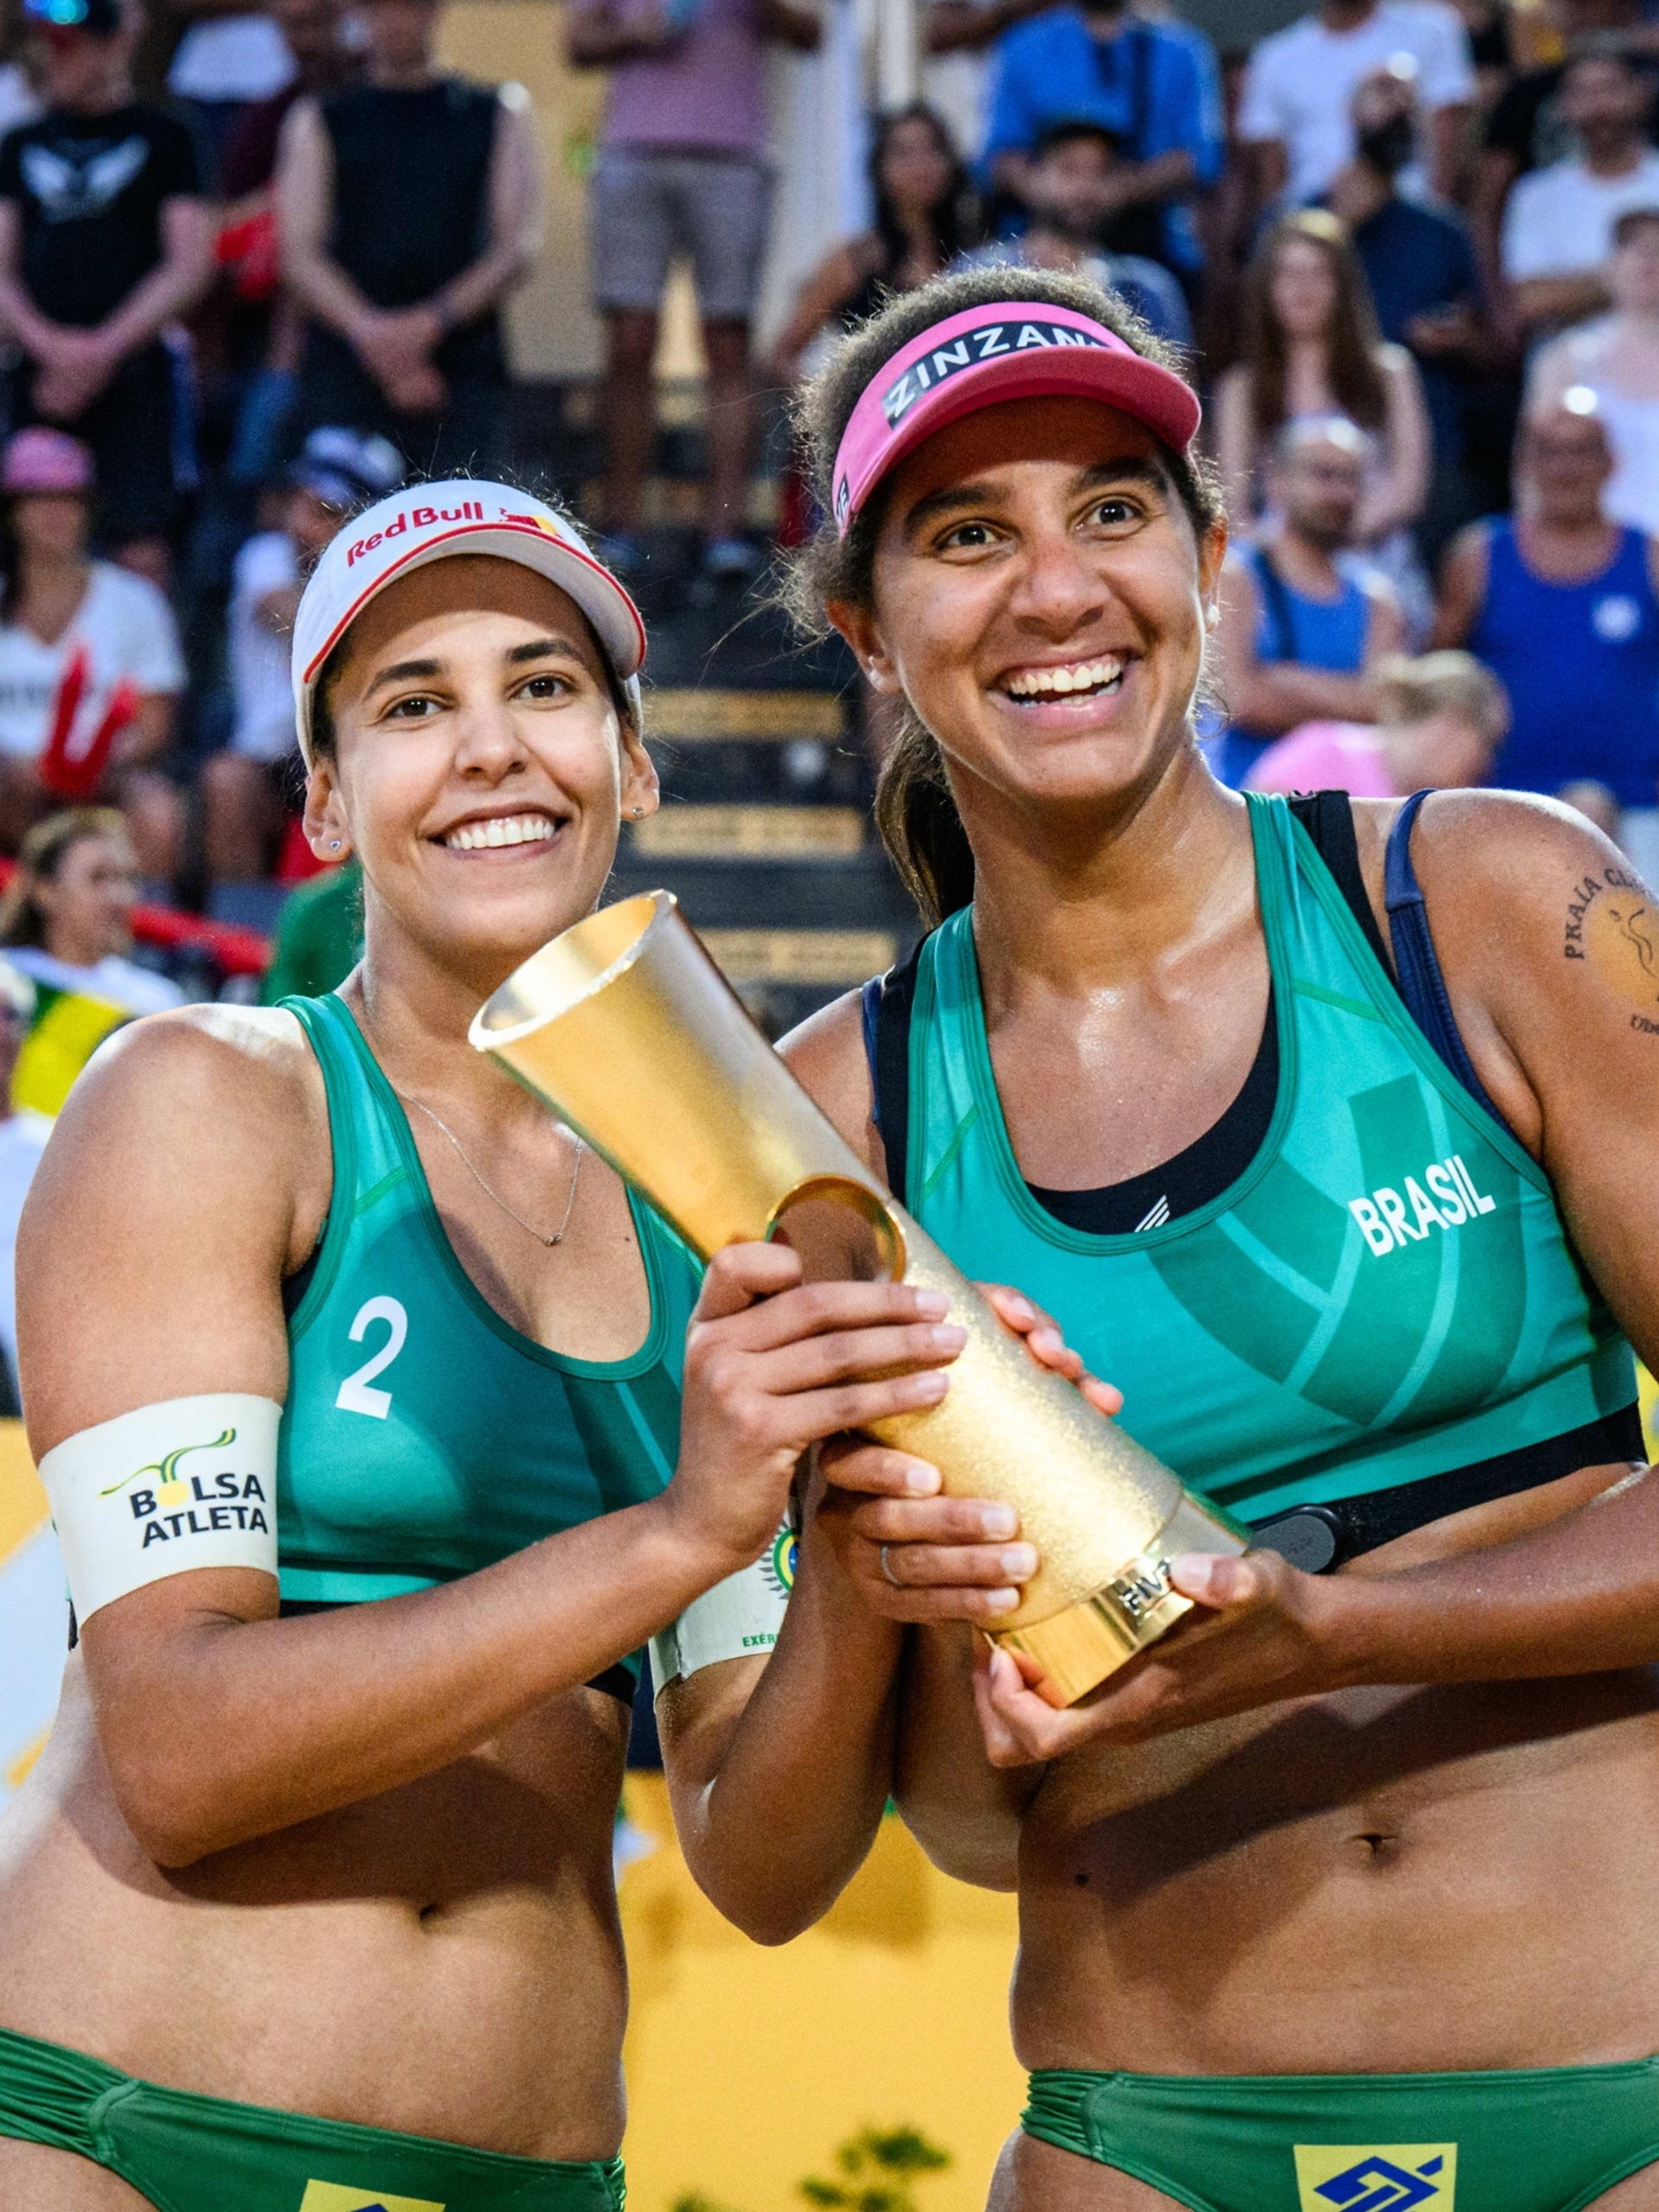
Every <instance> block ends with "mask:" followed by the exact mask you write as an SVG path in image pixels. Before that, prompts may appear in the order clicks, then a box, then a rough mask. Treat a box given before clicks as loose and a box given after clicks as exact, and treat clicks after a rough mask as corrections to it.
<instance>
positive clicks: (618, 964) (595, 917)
mask: <svg viewBox="0 0 1659 2212" xmlns="http://www.w3.org/2000/svg"><path fill="white" fill-rule="evenodd" d="M642 901H643V902H646V903H648V904H649V905H650V907H651V919H650V920H649V921H648V922H646V924H645V928H643V929H641V930H640V931H639V933H638V935H637V936H636V937H635V938H634V940H633V942H632V944H631V945H627V946H625V947H624V948H623V950H622V951H621V952H619V954H617V956H616V958H615V959H614V960H612V961H611V962H610V963H609V964H608V966H606V967H602V968H601V969H600V970H599V973H598V974H596V975H594V976H592V977H590V979H589V980H588V981H587V982H586V983H585V984H584V985H583V986H582V988H581V989H580V991H578V992H576V993H574V995H573V996H572V997H570V998H567V999H564V1000H563V1001H562V1002H561V1004H560V1005H559V1006H556V1007H554V1008H552V1009H550V1010H548V1009H544V1010H543V1011H542V1012H539V1013H534V1014H530V1015H528V1017H527V1018H526V1019H523V1020H521V1021H515V1022H511V1023H508V1024H505V1025H500V1026H497V1025H496V1024H494V1023H492V1022H491V1020H490V1018H489V1016H490V1009H491V1008H492V1007H493V1006H496V1005H497V1004H498V1003H499V1002H500V1001H501V1000H502V999H505V998H506V997H507V996H508V994H509V993H510V992H511V991H512V990H513V989H514V987H515V986H516V985H517V983H518V980H519V978H520V977H521V976H522V974H523V973H525V971H526V969H528V968H533V967H535V964H536V962H537V961H538V960H541V959H543V958H545V957H546V955H547V954H548V953H549V952H551V951H552V949H553V948H554V946H555V945H558V944H562V943H563V942H564V941H565V939H566V938H567V937H574V935H576V933H577V932H578V931H579V930H581V929H586V928H587V926H588V924H589V923H590V922H597V921H599V918H600V916H601V915H606V914H613V913H614V912H615V911H616V909H617V908H619V907H624V906H637V905H638V904H639V903H640V902H642ZM678 906H679V901H678V900H677V898H676V897H675V896H674V894H673V892H672V891H669V890H655V891H634V892H632V893H631V894H630V895H629V896H628V897H626V898H625V899H613V900H612V902H611V904H610V905H609V906H599V907H595V908H594V909H593V913H592V914H586V915H583V916H582V918H581V920H580V922H572V923H571V925H570V927H569V928H568V929H561V931H560V932H559V935H557V936H556V937H549V938H548V941H547V943H546V944H545V945H539V946H538V947H537V948H536V949H535V952H533V953H532V954H530V955H529V957H528V960H521V961H520V962H519V964H518V966H517V967H515V969H514V970H513V972H512V973H511V974H510V975H509V976H508V977H506V978H505V979H504V980H502V982H500V983H498V984H497V985H496V988H495V989H494V990H493V991H492V992H491V993H490V994H489V997H488V998H487V999H485V1000H484V1002H483V1006H480V1007H479V1009H478V1011H477V1012H476V1014H474V1016H473V1017H472V1019H471V1021H470V1023H469V1025H468V1026H467V1042H468V1044H469V1045H472V1046H473V1048H474V1049H475V1051H480V1052H495V1051H500V1050H501V1049H502V1047H503V1046H504V1045H516V1044H518V1043H519V1042H520V1041H521V1039H522V1038H526V1037H533V1036H534V1035H535V1032H536V1031H537V1030H539V1029H545V1028H546V1027H547V1025H548V1023H549V1022H550V1021H559V1020H561V1019H562V1018H563V1017H564V1016H565V1015H566V1014H568V1013H574V1012H575V1010H576V1008H577V1007H578V1006H583V1005H585V1004H586V1001H587V1000H588V999H591V998H593V997H594V996H595V995H596V993H599V992H600V991H603V990H605V989H606V988H607V987H608V986H610V985H611V984H612V983H614V982H615V981H616V980H617V978H618V977H619V975H625V973H627V971H628V969H629V968H631V967H632V966H633V964H634V962H635V961H636V960H638V958H639V956H640V954H642V953H643V952H644V950H645V945H646V942H647V941H648V940H649V938H650V937H651V933H652V932H653V931H654V930H655V929H657V928H658V927H659V926H660V925H661V923H662V922H663V921H664V919H665V918H666V917H667V916H668V915H671V914H673V913H675V912H676V911H677V909H678Z"/></svg>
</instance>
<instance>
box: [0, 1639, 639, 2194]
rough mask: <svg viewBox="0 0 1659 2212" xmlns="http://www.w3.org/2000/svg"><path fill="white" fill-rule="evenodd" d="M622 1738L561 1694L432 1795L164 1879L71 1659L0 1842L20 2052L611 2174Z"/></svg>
mask: <svg viewBox="0 0 1659 2212" xmlns="http://www.w3.org/2000/svg"><path fill="white" fill-rule="evenodd" d="M627 1724H628V1714H627V1710H626V1708H625V1706H624V1705H623V1704H621V1703H620V1702H619V1700H618V1699H616V1698H610V1697H606V1696H605V1695H603V1694H602V1693H600V1692H599V1691H591V1690H575V1691H567V1692H566V1693H565V1694H564V1695H562V1696H561V1697H559V1698H555V1699H554V1700H552V1701H550V1702H549V1704H547V1705H546V1706H544V1707H542V1708H541V1710H540V1711H537V1712H536V1713H534V1714H532V1715H530V1716H529V1717H527V1718H526V1719H524V1720H522V1721H521V1722H519V1723H518V1724H516V1725H515V1727H513V1728H512V1729H511V1730H509V1731H508V1732H507V1733H506V1734H504V1735H503V1736H502V1737H499V1738H498V1739H496V1742H495V1743H491V1744H489V1745H488V1746H487V1747H485V1748H484V1749H483V1750H479V1751H478V1752H476V1753H475V1754H473V1755H472V1756H470V1757H468V1758H465V1759H463V1760H460V1761H457V1762H456V1764H454V1765H453V1766H450V1767H448V1768H445V1769H443V1770H442V1771H441V1772H439V1773H437V1774H434V1775H428V1776H427V1777H425V1778H424V1780H422V1781H420V1782H414V1783H412V1784H409V1785H407V1786H406V1787H405V1788H400V1789H397V1790H393V1791H391V1792H389V1793H388V1794H386V1795H384V1796H380V1797H376V1798H372V1799H369V1800H367V1801H364V1802H363V1803H361V1804H358V1805H354V1806H350V1807H347V1808H346V1809H344V1810H343V1811H341V1812H338V1813H334V1814H327V1815H326V1816H324V1817H322V1818H321V1819H317V1820H314V1821H306V1822H304V1823H302V1824H301V1825H300V1826H298V1827H292V1828H288V1829H285V1830H283V1831H282V1833H280V1834H275V1835H271V1836H267V1837H264V1838H262V1839H260V1840H257V1841H256V1842H252V1843H249V1844H245V1845H241V1846H238V1847H236V1848H235V1849H232V1850H230V1851H224V1852H221V1853H217V1854H215V1855H214V1856H213V1857H211V1858H210V1859H205V1860H201V1861H200V1862H198V1864H197V1865H195V1866H191V1867H188V1868H185V1869H184V1870H182V1871H178V1872H165V1871H164V1870H161V1869H159V1868H157V1867H156V1866H154V1865H153V1864H152V1861H151V1860H149V1859H148V1858H147V1857H146V1854H145V1853H144V1852H143V1851H142V1850H141V1849H140V1848H139V1845H138V1844H137V1843H136V1841H135V1840H133V1835H132V1834H131V1833H130V1831H129V1830H128V1828H127V1827H126V1823H125V1821H123V1819H122V1817H121V1814H120V1808H119V1807H118V1805H117V1803H116V1801H115V1797H114V1794H113V1790H112V1788H111V1786H110V1782H109V1777H108V1775H107V1770H106V1768H105V1764H104V1760H103V1756H102V1754H101V1752H100V1748H99V1743H98V1735H97V1730H96V1727H95V1725H94V1717H93V1711H92V1706H91V1702H90V1700H89V1698H88V1696H87V1688H86V1684H85V1679H84V1676H83V1673H82V1670H81V1664H80V1661H79V1659H78V1658H72V1659H71V1660H70V1662H69V1667H68V1674H67V1677H66V1679H65V1683H64V1691H63V1701H62V1707H61V1709H60V1711H59V1715H58V1719H57V1723H56V1725H55V1728H54V1730H53V1732H52V1736H51V1738H50V1740H49V1743H48V1745H47V1748H46V1750H45V1752H44V1753H43V1755H42V1758H41V1760H40V1762H39V1764H38V1765H37V1766H36V1769H35V1770H34V1772H33V1773H32V1774H31V1775H29V1780H28V1782H26V1783H25V1785H24V1787H23V1791H22V1792H21V1793H20V1795H19V1796H18V1798H17V1799H16V1800H15V1801H14V1802H13V1804H12V1805H11V1806H10V1808H9V1809H8V1814H7V1818H6V1821H5V1822H4V1825H3V1827H0V2027H4V2028H11V2029H14V2030H16V2031H18V2032H20V2033H22V2034H28V2035H35V2036H39V2037H42V2038H43V2039H44V2040H46V2041H51V2042H55V2043H62V2044H65V2045H68V2047H71V2048H73V2049H75V2050H79V2051H85V2052H89V2053H91V2054H93V2055H94V2056H95V2057H98V2058H100V2059H103V2060H107V2061H108V2062H109V2063H110V2064H111V2065H113V2066H115V2067H117V2068H118V2069H120V2071H121V2072H123V2073H128V2074H133V2075H136V2076H138V2077H139V2078H141V2079H146V2080H151V2081H158V2082H161V2083H164V2084H165V2085H166V2086H169V2087H172V2088H176V2089H187V2090H192V2091H195V2092H198V2093H200V2094H203V2095H205V2096H211V2097H221V2098H228V2099H233V2100H235V2101H237V2102H239V2103H245V2104H254V2105H275V2106H276V2107H278V2108H280V2109H282V2110H285V2111H293V2112H308V2113H312V2114H314V2115H316V2116H318V2117H321V2118H327V2119H334V2120H346V2121H353V2122H355V2123H358V2124H360V2125H367V2126H373V2127H383V2128H392V2129H396V2130H399V2131H402V2132H405V2133H407V2134H412V2135H423V2136H432V2137H437V2138H441V2139H444V2140H448V2141H451V2142H459V2143H466V2144H473V2145H476V2147H478V2148H481V2149H484V2150H489V2151H506V2152H509V2153H510V2154H513V2155H515V2156H518V2157H531V2158H571V2159H587V2158H603V2157H611V2156H612V2155H613V2154H614V2153H615V2151H617V2149H618V2146H619V2143H620V2141H621V2137H622V2126H623V2116H624V2115H623V2092H622V2080H621V2069H620V2063H619V2054H620V2051H621V2045H622V2030H623V2024H624V2020H625V2012H626V2004H627V1984H626V1976H625V1968H624V1964H623V1957H622V1942H621V1932H620V1929H619V1924H618V1920H617V1911H616V1904H615V1896H614V1891H613V1887H612V1873H611V1848H612V1819H613V1814H614V1810H615V1807H616V1802H617V1792H618V1789H619V1785H620V1782H621V1775H622V1768H623V1759H624V1755H625V1747H626V1741H627Z"/></svg>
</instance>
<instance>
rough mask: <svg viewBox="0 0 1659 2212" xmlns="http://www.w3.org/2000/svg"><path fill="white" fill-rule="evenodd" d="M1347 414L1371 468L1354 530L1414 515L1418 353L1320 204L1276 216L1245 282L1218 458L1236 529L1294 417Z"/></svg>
mask: <svg viewBox="0 0 1659 2212" xmlns="http://www.w3.org/2000/svg"><path fill="white" fill-rule="evenodd" d="M1334 415H1342V416H1345V417H1347V418H1348V420H1349V421H1350V422H1351V423H1352V424H1355V426H1356V427H1357V428H1358V429H1359V430H1364V431H1365V432H1366V433H1368V435H1369V437H1370V439H1371V446H1370V452H1371V473H1370V475H1369V477H1368V480H1367V482H1366V484H1365V488H1364V498H1363V499H1362V501H1361V502H1360V506H1359V510H1358V514H1356V515H1355V516H1354V517H1353V518H1352V538H1353V540H1355V541H1356V542H1358V543H1359V544H1362V545H1372V544H1375V543H1377V541H1379V540H1383V539H1384V538H1386V537H1387V536H1388V535H1389V534H1390V532H1393V531H1397V530H1398V529H1399V528H1400V527H1401V526H1402V525H1403V524H1407V523H1411V522H1415V521H1416V519H1417V517H1418V515H1419V514H1422V508H1423V503H1424V501H1425V500H1426V498H1427V496H1428V492H1429V417H1428V413H1427V411H1426V409H1425V407H1424V405H1423V398H1422V385H1421V384H1420V382H1419V381H1418V378H1417V372H1416V367H1415V365H1413V363H1412V360H1411V357H1410V354H1409V353H1407V352H1405V351H1404V349H1403V347H1402V346H1390V345H1388V344H1386V343H1385V342H1384V340H1383V338H1382V336H1381V334H1380V333H1379V332H1378V330H1377V315H1376V312H1375V310H1374V308H1373V307H1372V305H1371V292H1370V288H1369V287H1368V286H1367V284H1366V281H1365V272H1364V268H1362V267H1361V265H1360V262H1359V257H1358V254H1357V253H1356V251H1355V249H1354V245H1353V242H1352V240H1351V238H1350V236H1349V234H1348V230H1347V226H1346V225H1345V223H1340V222H1338V219H1337V217H1335V216H1333V215H1331V214H1328V213H1327V212H1326V211H1325V210H1324V209H1323V208H1305V209H1303V210H1301V211H1300V212H1299V213H1298V214H1295V215H1287V216H1282V217H1280V220H1279V221H1278V222H1277V223H1274V224H1273V228H1272V229H1271V230H1269V231H1268V232H1267V235H1266V236H1264V237H1263V239H1262V240H1261V242H1260V244H1259V245H1258V247H1257V248H1256V250H1255V253H1254V255H1253V256H1252V259H1251V262H1250V268H1249V270H1248V273H1247V277H1246V280H1245V298H1244V358H1243V359H1242V360H1241V361H1240V362H1239V363H1238V365H1236V366H1235V367H1234V368H1231V369H1228V371H1227V372H1226V373H1225V375H1224V376H1222V378H1221V380H1220V382H1219V383H1218V385H1217V386H1216V391H1215V457H1216V459H1217V460H1218V461H1219V462H1220V463H1221V468H1222V477H1223V479H1224V480H1225V483H1226V488H1227V503H1228V510H1229V512H1230V513H1231V514H1232V517H1233V521H1234V527H1235V529H1246V528H1247V527H1249V523H1250V521H1251V518H1252V517H1253V516H1254V514H1256V513H1257V512H1258V511H1259V509H1260V506H1261V501H1262V495H1263V491H1264V489H1265V487H1264V485H1263V483H1262V482H1261V462H1262V458H1263V456H1264V455H1266V454H1267V452H1268V450H1270V448H1271V446H1272V443H1273V439H1274V438H1275V437H1277V436H1278V434H1279V432H1280V430H1281V429H1282V428H1283V427H1284V425H1285V424H1287V423H1294V422H1296V421H1298V420H1299V419H1300V418H1303V417H1307V418H1310V419H1313V420H1318V421H1323V420H1325V418H1327V417H1331V416H1334Z"/></svg>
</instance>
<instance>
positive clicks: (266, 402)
mask: <svg viewBox="0 0 1659 2212" xmlns="http://www.w3.org/2000/svg"><path fill="white" fill-rule="evenodd" d="M275 19H276V21H277V23H278V24H279V25H280V26H281V29H282V36H283V38H284V40H285V41H286V42H287V44H288V50H289V51H290V52H291V53H292V55H293V56H294V62H295V74H294V75H293V76H291V77H290V78H289V80H288V83H287V84H286V85H284V86H283V87H282V90H281V91H280V92H276V93H273V94H272V95H271V97H270V98H269V100H257V101H256V102H255V103H254V105H253V106H252V107H246V108H243V110H242V112H241V114H240V116H239V118H238V120H237V123H236V125H235V126H234V127H233V128H232V130H231V131H230V135H229V137H228V139H227V140H226V142H225V147H224V156H223V158H222V159H221V162H220V165H219V168H220V181H221V184H222V186H223V190H224V220H223V222H222V223H221V226H220V230H219V236H218V259H219V266H220V268H221V270H222V271H223V272H224V278H225V280H226V284H225V287H224V289H223V290H222V292H221V301H222V304H223V307H224V326H225V327H224V356H225V359H224V367H225V368H226V369H227V370H228V371H229V372H230V375H231V376H232V377H233V378H237V381H238V384H239V386H240V389H239V391H238V392H237V398H236V402H235V415H236V420H235V426H234V430H233V433H232V440H231V449H230V456H229V458H228V460H227V462H226V464H225V466H226V474H227V475H228V476H229V477H230V481H231V482H232V483H235V484H239V485H243V486H248V485H254V486H257V485H260V484H264V483H269V482H270V481H271V479H272V478H273V477H274V476H275V475H276V474H277V472H278V469H280V467H281V462H282V449H283V437H284V432H285V430H286V429H287V425H288V417H289V416H290V415H291V413H292V412H293V407H294V399H295V391H296V390H297V388H298V383H299V368H300V359H301V349H302V347H303V345H304V339H305V321H304V318H303V317H302V316H301V314H300V312H299V310H298V308H297V307H295V303H294V301H293V299H292V298H291V297H290V296H289V294H288V293H287V292H286V291H284V290H283V289H282V269H281V262H280V257H279V255H278V252H277V243H276V207H275V193H274V191H273V189H272V184H273V179H274V178H275V174H276V155H277V148H278V146H279V144H280V142H281V138H282V123H283V120H284V119H285V117H286V116H287V114H288V109H289V108H290V107H293V105H294V103H295V100H301V99H305V98H310V99H313V100H318V99H321V97H322V95H323V94H325V93H330V92H337V91H339V90H340V87H342V86H343V85H348V84H355V83H356V81H357V80H358V79H359V77H360V76H361V74H362V71H363V61H362V56H361V55H360V54H359V53H358V52H357V51H356V49H354V48H353V46H351V45H349V44H348V43H347V39H346V36H345V30H346V23H345V17H344V16H343V14H342V11H341V9H340V0H277V5H276V8H275Z"/></svg>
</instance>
